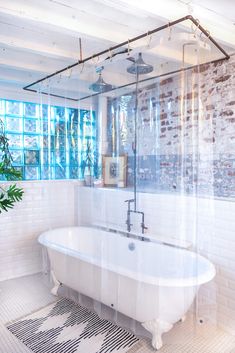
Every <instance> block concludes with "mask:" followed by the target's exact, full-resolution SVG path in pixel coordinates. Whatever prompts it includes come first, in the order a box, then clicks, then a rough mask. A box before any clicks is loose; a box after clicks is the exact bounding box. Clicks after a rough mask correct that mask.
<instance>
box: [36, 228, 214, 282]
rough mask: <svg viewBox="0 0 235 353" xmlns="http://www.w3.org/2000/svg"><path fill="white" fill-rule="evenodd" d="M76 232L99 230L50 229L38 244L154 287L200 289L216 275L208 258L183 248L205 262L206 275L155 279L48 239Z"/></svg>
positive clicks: (41, 236) (180, 249)
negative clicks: (48, 236)
mask: <svg viewBox="0 0 235 353" xmlns="http://www.w3.org/2000/svg"><path fill="white" fill-rule="evenodd" d="M69 229H70V230H71V229H72V230H74V229H94V230H99V231H101V230H100V229H98V228H94V227H89V226H68V227H58V228H53V229H49V230H47V231H44V232H42V233H41V234H40V235H39V236H38V242H39V243H40V244H41V245H42V246H45V247H46V248H49V249H52V250H54V251H57V252H59V253H62V254H64V255H66V256H72V257H74V258H77V259H79V260H80V261H84V262H87V263H89V264H91V265H94V266H97V267H100V268H103V269H104V270H107V271H112V272H114V273H117V274H119V275H122V276H126V277H128V278H130V279H132V280H135V281H139V282H143V283H146V284H150V285H154V286H163V287H174V288H175V287H199V286H200V285H203V284H206V283H208V282H210V281H211V280H212V279H213V278H214V277H215V275H216V270H215V266H214V265H213V264H212V262H211V261H210V260H208V259H207V258H205V257H204V256H202V255H200V254H197V253H196V252H194V251H191V250H187V249H182V248H177V247H176V248H175V249H176V250H179V251H183V252H189V253H191V254H193V255H194V256H197V258H198V259H199V260H201V261H203V262H204V263H206V265H207V271H206V273H203V274H201V275H200V276H199V277H188V278H181V279H180V278H174V279H173V278H170V277H165V278H164V277H154V276H150V275H147V274H141V273H139V272H133V271H130V270H128V269H126V268H124V267H121V266H118V267H117V266H115V265H112V264H110V263H109V264H108V263H107V262H105V261H104V259H101V260H100V259H92V258H91V257H90V256H87V255H85V254H84V253H81V252H79V251H77V250H73V249H69V248H67V247H65V246H63V245H61V244H58V243H57V244H55V243H54V242H52V241H50V240H48V239H47V235H48V234H49V233H51V232H56V231H58V230H60V231H61V230H69ZM102 232H104V233H105V231H104V230H102ZM106 233H107V234H112V235H114V236H115V235H116V236H120V234H118V233H114V232H107V231H106ZM127 239H128V241H130V240H131V241H140V240H137V239H132V238H131V237H130V238H127ZM153 244H155V245H156V246H157V245H159V244H158V243H153ZM161 245H162V246H166V247H167V246H169V245H167V244H161Z"/></svg>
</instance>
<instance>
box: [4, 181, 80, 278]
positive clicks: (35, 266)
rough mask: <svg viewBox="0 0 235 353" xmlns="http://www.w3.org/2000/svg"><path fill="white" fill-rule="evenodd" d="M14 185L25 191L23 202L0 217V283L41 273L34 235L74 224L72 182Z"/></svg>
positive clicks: (73, 184)
mask: <svg viewBox="0 0 235 353" xmlns="http://www.w3.org/2000/svg"><path fill="white" fill-rule="evenodd" d="M17 184H18V185H20V186H22V187H23V189H24V191H25V194H24V197H23V201H22V202H19V203H17V204H16V206H15V207H14V209H12V210H10V211H9V212H3V213H1V214H0V281H1V280H5V279H9V278H14V277H20V276H24V275H28V274H32V273H36V272H39V271H41V269H42V261H41V249H40V246H39V245H38V243H37V237H38V235H39V234H40V233H41V232H43V231H44V230H47V229H49V228H55V227H63V226H67V225H74V223H75V211H74V204H75V203H74V187H75V183H74V182H73V181H66V180H64V181H55V180H53V181H27V182H18V183H17ZM6 185H7V184H6V183H2V184H1V186H3V187H4V186H6Z"/></svg>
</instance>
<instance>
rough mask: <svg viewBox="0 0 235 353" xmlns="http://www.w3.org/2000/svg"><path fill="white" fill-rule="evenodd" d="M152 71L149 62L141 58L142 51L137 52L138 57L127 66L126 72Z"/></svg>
mask: <svg viewBox="0 0 235 353" xmlns="http://www.w3.org/2000/svg"><path fill="white" fill-rule="evenodd" d="M152 71H153V66H152V65H150V64H146V63H145V62H144V60H143V58H142V53H139V56H138V59H137V60H135V61H134V62H133V64H132V65H131V66H129V67H128V68H127V72H129V74H134V75H135V74H139V75H144V74H149V73H150V72H152Z"/></svg>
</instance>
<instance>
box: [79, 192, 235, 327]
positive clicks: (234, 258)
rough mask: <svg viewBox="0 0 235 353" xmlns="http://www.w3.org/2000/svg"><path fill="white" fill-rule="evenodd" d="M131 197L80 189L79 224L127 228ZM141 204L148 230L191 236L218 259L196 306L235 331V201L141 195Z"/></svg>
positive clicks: (209, 255)
mask: <svg viewBox="0 0 235 353" xmlns="http://www.w3.org/2000/svg"><path fill="white" fill-rule="evenodd" d="M130 198H133V192H129V191H124V190H117V189H116V190H115V189H98V188H97V189H94V188H93V189H91V188H79V189H78V200H79V202H78V223H79V224H80V225H94V224H104V225H106V226H110V227H111V225H112V226H113V227H114V228H115V227H117V228H123V229H126V225H125V221H126V210H127V204H125V203H124V201H125V200H126V199H130ZM137 205H138V209H139V210H141V211H142V210H143V211H144V212H145V220H146V226H147V227H148V230H147V233H149V234H151V235H153V236H155V237H156V238H158V237H161V238H162V237H163V238H164V237H166V239H169V238H178V239H181V240H188V241H190V242H191V243H192V246H193V248H194V249H195V250H196V251H198V252H199V253H201V254H202V255H205V256H206V257H207V258H209V259H210V260H211V261H212V262H213V263H214V265H215V266H216V270H217V275H216V278H215V280H214V281H213V282H211V283H209V284H207V285H205V286H203V287H202V288H201V290H200V292H199V297H198V301H197V307H196V310H197V311H198V315H199V316H203V317H204V318H207V319H210V320H211V321H214V322H216V323H217V324H218V325H219V326H221V327H223V328H224V329H226V330H227V331H229V332H230V333H232V334H235V255H234V254H235V218H234V215H235V202H232V201H229V200H223V199H207V198H193V197H190V196H186V197H183V196H180V195H178V194H175V195H174V194H171V195H170V194H169V195H167V194H165V195H164V194H149V193H148V194H147V193H140V194H138V199H137ZM87 210H89V212H87ZM135 221H136V222H135V224H134V226H133V230H139V231H140V222H141V220H140V219H138V220H136V219H135Z"/></svg>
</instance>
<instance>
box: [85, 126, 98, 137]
mask: <svg viewBox="0 0 235 353" xmlns="http://www.w3.org/2000/svg"><path fill="white" fill-rule="evenodd" d="M83 133H84V136H90V137H94V136H95V134H96V130H95V127H94V125H91V124H89V125H88V124H85V125H84V129H83Z"/></svg>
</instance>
